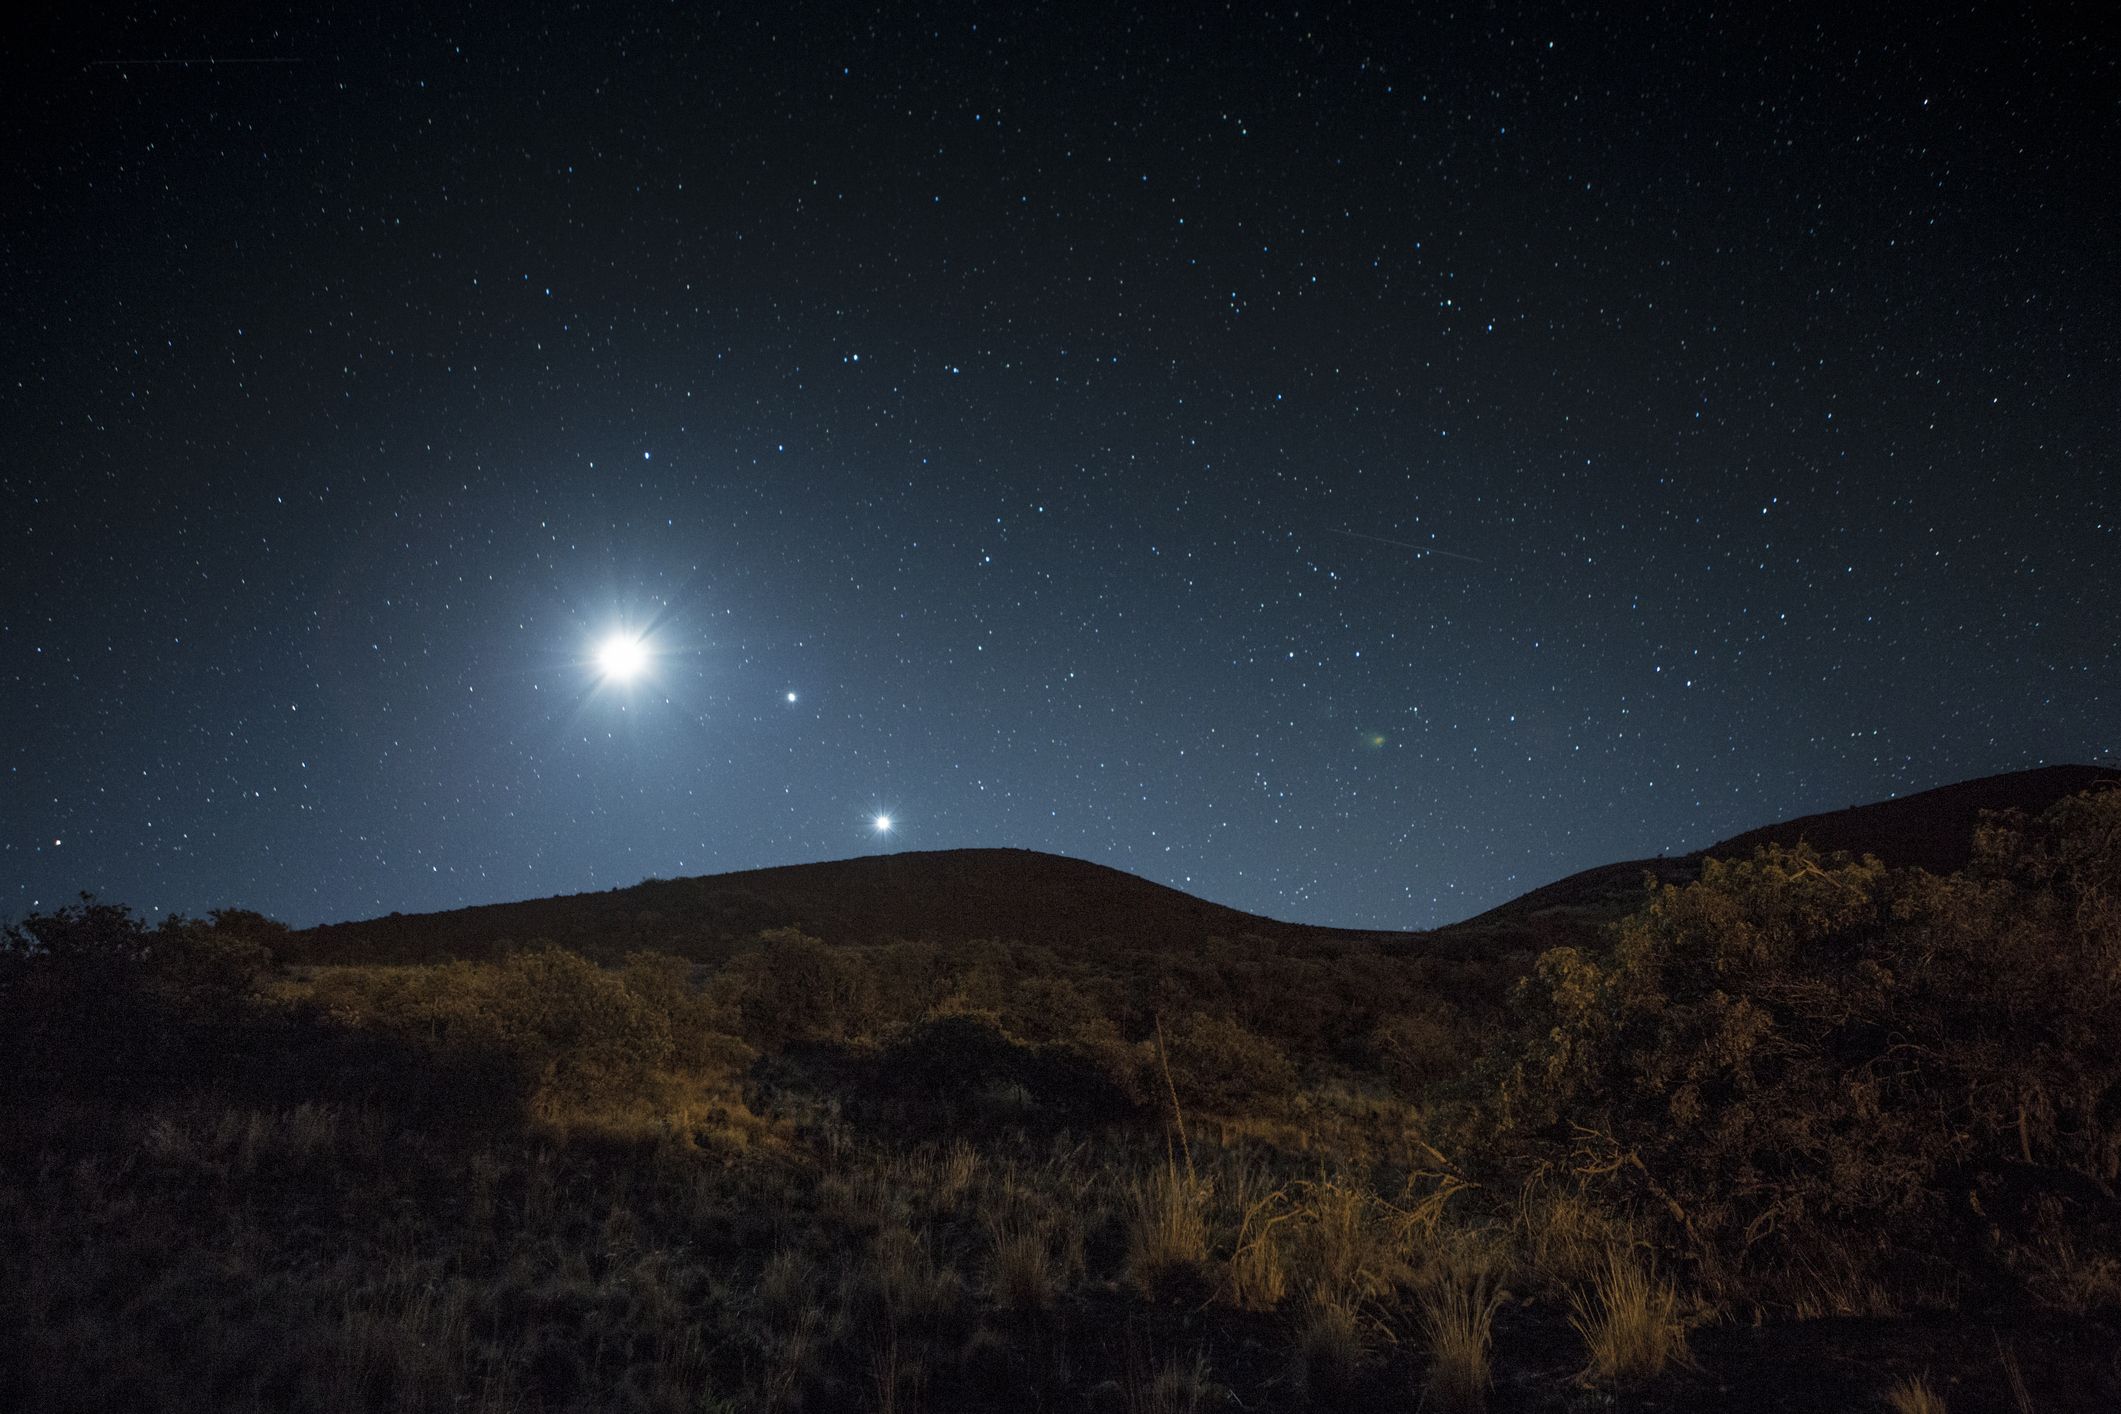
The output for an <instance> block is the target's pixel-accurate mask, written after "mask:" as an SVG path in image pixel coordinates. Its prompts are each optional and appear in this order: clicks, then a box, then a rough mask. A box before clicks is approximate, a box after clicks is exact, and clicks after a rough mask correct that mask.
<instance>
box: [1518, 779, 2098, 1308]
mask: <svg viewBox="0 0 2121 1414" xmlns="http://www.w3.org/2000/svg"><path fill="white" fill-rule="evenodd" d="M1976 843H1977V849H1976V856H1975V859H1974V861H1973V863H1972V865H1971V866H1970V867H1969V869H1968V870H1967V871H1966V872H1965V873H1964V874H1962V875H1954V876H1951V877H1945V878H1939V877H1936V876H1933V875H1929V874H1926V873H1922V872H1920V871H1912V870H1911V871H1904V872H1889V871H1887V870H1886V869H1885V868H1883V867H1882V866H1880V865H1879V864H1878V863H1877V862H1876V861H1875V860H1869V859H1866V860H1861V861H1853V860H1850V859H1848V858H1846V857H1845V856H1844V857H1835V858H1822V857H1820V856H1819V855H1817V854H1816V853H1814V852H1813V851H1811V850H1810V849H1808V848H1803V847H1800V848H1796V849H1777V848H1769V849H1763V850H1761V851H1760V852H1759V853H1758V854H1757V855H1756V856H1755V857H1754V858H1752V859H1750V860H1744V861H1737V862H1718V861H1711V862H1709V863H1708V864H1707V865H1706V866H1705V868H1704V870H1703V874H1702V878H1701V880H1700V882H1699V883H1697V884H1694V885H1691V886H1689V887H1685V888H1673V887H1665V888H1662V889H1660V890H1658V891H1657V892H1656V894H1655V895H1654V897H1653V898H1652V900H1651V902H1650V905H1649V907H1648V908H1647V909H1646V910H1645V911H1643V912H1642V913H1640V914H1638V915H1636V916H1635V917H1633V918H1631V919H1629V920H1627V921H1626V922H1625V923H1623V924H1621V925H1620V926H1619V927H1618V929H1617V930H1616V933H1615V936H1614V939H1613V941H1612V944H1611V946H1610V948H1608V949H1605V950H1600V951H1596V952H1593V951H1583V950H1577V949H1570V948H1558V949H1555V950H1553V951H1551V952H1549V953H1547V954H1545V955H1544V956H1543V957H1542V958H1541V959H1540V960H1539V963H1538V967H1537V971H1536V975H1535V976H1534V977H1532V978H1530V979H1528V980H1527V982H1526V983H1525V984H1523V986H1522V988H1521V998H1520V999H1521V1001H1522V1003H1523V1004H1524V1006H1525V1009H1526V1017H1527V1020H1528V1022H1529V1026H1528V1028H1527V1031H1526V1039H1525V1041H1524V1043H1523V1045H1522V1048H1521V1049H1520V1051H1519V1052H1518V1054H1517V1056H1516V1058H1515V1061H1514V1064H1513V1065H1512V1066H1511V1067H1510V1069H1509V1073H1508V1074H1507V1076H1506V1078H1505V1079H1504V1081H1503V1084H1502V1088H1501V1092H1500V1095H1499V1100H1500V1117H1501V1119H1502V1121H1503V1124H1504V1126H1505V1128H1506V1130H1507V1131H1508V1132H1510V1133H1512V1134H1514V1135H1516V1136H1518V1137H1520V1138H1522V1139H1525V1140H1527V1141H1529V1142H1530V1143H1531V1145H1532V1146H1533V1147H1534V1148H1535V1149H1539V1148H1541V1147H1542V1146H1544V1149H1545V1151H1546V1152H1548V1153H1549V1154H1550V1155H1551V1154H1552V1152H1553V1151H1554V1150H1555V1149H1557V1148H1558V1149H1561V1150H1563V1151H1565V1153H1566V1155H1567V1161H1568V1162H1570V1163H1571V1164H1572V1165H1573V1167H1574V1168H1575V1169H1576V1170H1577V1171H1578V1172H1579V1173H1581V1174H1584V1175H1586V1176H1588V1177H1590V1178H1592V1179H1594V1180H1595V1181H1596V1182H1598V1183H1599V1184H1600V1185H1601V1186H1602V1187H1603V1189H1604V1190H1605V1191H1606V1192H1607V1193H1608V1194H1609V1195H1612V1196H1614V1197H1616V1198H1618V1199H1620V1200H1622V1201H1623V1202H1625V1203H1626V1204H1627V1205H1629V1206H1631V1207H1634V1208H1637V1209H1639V1210H1640V1211H1642V1212H1643V1213H1644V1214H1646V1215H1647V1216H1649V1217H1651V1218H1653V1219H1655V1220H1656V1221H1658V1222H1659V1223H1660V1224H1662V1225H1663V1226H1664V1228H1665V1229H1666V1230H1667V1232H1668V1234H1669V1236H1670V1237H1671V1238H1672V1239H1673V1240H1674V1241H1676V1242H1678V1243H1680V1244H1681V1245H1682V1246H1683V1248H1684V1249H1685V1250H1687V1251H1688V1252H1689V1253H1690V1255H1691V1256H1692V1258H1693V1259H1694V1261H1695V1263H1696V1264H1697V1267H1698V1269H1699V1273H1700V1275H1701V1276H1702V1278H1703V1279H1704V1280H1707V1281H1709V1282H1710V1283H1711V1284H1712V1285H1715V1284H1733V1285H1736V1286H1741V1287H1742V1286H1746V1285H1749V1284H1755V1283H1765V1286H1762V1287H1758V1288H1757V1289H1762V1290H1778V1291H1784V1292H1791V1291H1794V1289H1795V1287H1796V1286H1797V1285H1799V1284H1800V1283H1801V1281H1809V1282H1811V1283H1813V1284H1814V1285H1815V1286H1816V1284H1817V1283H1818V1282H1819V1281H1821V1280H1822V1279H1824V1280H1826V1281H1828V1282H1830V1283H1838V1284H1840V1285H1842V1286H1843V1287H1844V1289H1845V1290H1846V1291H1848V1292H1851V1293H1854V1292H1859V1291H1864V1290H1870V1289H1874V1286H1873V1284H1874V1283H1877V1282H1886V1283H1887V1284H1889V1285H1890V1284H1895V1283H1898V1282H1901V1281H1903V1280H1917V1281H1919V1280H1920V1279H1921V1278H1920V1276H1919V1273H1920V1272H1921V1270H1922V1269H1923V1267H1924V1266H1925V1263H1927V1264H1928V1266H1929V1268H1930V1269H1931V1270H1932V1271H1933V1272H1941V1271H1945V1270H1949V1269H1952V1268H1963V1267H1964V1264H1965V1260H1966V1257H1967V1254H1968V1252H1969V1251H1972V1250H1975V1244H1974V1239H1977V1238H1979V1237H1980V1236H1982V1235H1984V1234H1987V1233H1991V1232H1994V1233H1998V1234H2001V1235H2002V1236H2003V1238H2004V1239H2005V1241H2004V1243H2003V1244H2002V1245H2001V1246H2000V1247H1999V1248H1995V1249H1992V1255H1995V1256H1998V1257H2000V1258H2002V1259H2004V1260H2009V1259H2010V1253H2011V1251H2012V1250H2014V1244H2015V1243H2017V1242H2018V1241H2020V1240H2029V1238H2030V1235H2031V1234H2032V1233H2033V1232H2034V1231H2035V1230H2037V1229H2043V1228H2053V1227H2056V1226H2058V1225H2059V1226H2060V1227H2064V1228H2071V1229H2081V1228H2082V1226H2083V1224H2084V1223H2086V1222H2087V1221H2089V1220H2090V1219H2092V1218H2094V1217H2095V1216H2096V1210H2097V1208H2098V1206H2099V1205H2098V1203H2097V1195H2099V1194H2101V1193H2105V1192H2110V1191H2111V1186H2112V1184H2113V1183H2114V1182H2115V1180H2116V1178H2117V1177H2121V1051H2117V1049H2116V1048H2115V1047H2114V1045H2113V1037H2114V1036H2116V1035H2121V792H2117V791H2108V792H2105V793H2103V794H2097V795H2087V796H2081V797H2078V798H2075V799H2073V800H2068V801H2064V802H2062V803H2061V804H2059V805H2057V806H2055V807H2054V808H2052V809H2050V810H2049V811H2048V812H2046V813H2045V814H2044V815H2042V816H2041V817H2040V818H2039V819H2038V820H2036V821H2033V822H2030V823H2028V822H2026V821H2025V820H2023V819H2022V818H2015V817H2012V818H1997V819H1994V820H1992V821H1991V822H1990V823H1989V824H1988V825H1986V826H1985V827H1984V828H1983V829H1982V831H1981V832H1980V834H1979V836H1978V838H1977V842H1976ZM2106 1238H2107V1239H2110V1238H2111V1234H2110V1233H2109V1234H2106ZM1815 1294H1816V1293H1815ZM1852 1299H1853V1298H1852ZM1829 1304H1834V1302H1833V1301H1832V1300H1830V1301H1829ZM1843 1304H1847V1303H1843Z"/></svg>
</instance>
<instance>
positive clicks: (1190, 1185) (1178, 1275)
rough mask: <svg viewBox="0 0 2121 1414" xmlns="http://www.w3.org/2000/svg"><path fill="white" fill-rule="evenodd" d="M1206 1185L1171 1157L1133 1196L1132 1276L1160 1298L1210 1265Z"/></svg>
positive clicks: (1130, 1203)
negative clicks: (1207, 1263)
mask: <svg viewBox="0 0 2121 1414" xmlns="http://www.w3.org/2000/svg"><path fill="white" fill-rule="evenodd" d="M1210 1192H1211V1186H1210V1184H1209V1183H1208V1182H1207V1180H1205V1179H1202V1178H1199V1177H1197V1176H1196V1175H1194V1174H1193V1173H1192V1172H1190V1171H1189V1170H1187V1169H1184V1168H1181V1167H1180V1166H1179V1164H1178V1161H1177V1160H1176V1159H1174V1158H1169V1157H1167V1158H1166V1159H1165V1160H1164V1162H1163V1164H1162V1165H1161V1166H1159V1167H1157V1168H1153V1169H1151V1170H1150V1171H1149V1172H1148V1173H1147V1174H1146V1175H1144V1176H1141V1177H1138V1178H1137V1179H1136V1180H1135V1181H1134V1183H1133V1185H1132V1186H1131V1188H1130V1190H1129V1192H1128V1221H1127V1276H1128V1278H1129V1279H1130V1280H1131V1281H1132V1282H1133V1283H1134V1285H1135V1286H1136V1287H1137V1288H1139V1289H1140V1290H1141V1291H1142V1292H1143V1293H1144V1294H1145V1295H1148V1296H1151V1297H1155V1296H1158V1295H1161V1294H1163V1293H1164V1292H1166V1291H1168V1290H1169V1289H1170V1288H1171V1286H1172V1285H1173V1284H1174V1283H1175V1282H1179V1281H1183V1280H1184V1279H1185V1278H1187V1277H1190V1276H1193V1275H1196V1274H1198V1273H1199V1271H1200V1270H1201V1268H1202V1266H1203V1265H1204V1264H1205V1263H1206V1262H1207V1260H1208V1219H1207V1203H1208V1197H1209V1194H1210Z"/></svg>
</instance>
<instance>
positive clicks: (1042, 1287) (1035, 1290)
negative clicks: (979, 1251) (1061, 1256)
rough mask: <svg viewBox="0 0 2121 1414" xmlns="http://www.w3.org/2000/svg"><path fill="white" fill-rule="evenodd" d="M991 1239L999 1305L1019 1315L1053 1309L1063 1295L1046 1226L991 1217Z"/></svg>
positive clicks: (996, 1296) (995, 1285) (988, 1235)
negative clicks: (1056, 1275) (1055, 1273)
mask: <svg viewBox="0 0 2121 1414" xmlns="http://www.w3.org/2000/svg"><path fill="white" fill-rule="evenodd" d="M987 1238H988V1241H989V1242H990V1243H991V1244H992V1245H993V1248H994V1279H993V1282H992V1284H991V1287H990V1290H991V1293H992V1295H993V1298H994V1303H995V1305H997V1306H999V1307H1000V1308H1001V1309H1003V1310H1005V1311H1011V1312H1014V1313H1016V1314H1018V1315H1028V1314H1031V1313H1034V1312H1039V1311H1050V1310H1052V1309H1053V1303H1054V1301H1055V1300H1056V1299H1057V1297H1058V1296H1059V1283H1058V1282H1057V1281H1056V1280H1055V1277H1054V1271H1053V1249H1052V1245H1051V1243H1050V1241H1049V1239H1048V1238H1047V1235H1046V1230H1045V1228H1044V1227H1042V1226H1040V1225H1038V1224H1036V1223H1032V1222H1028V1221H1026V1220H1024V1219H1022V1218H1012V1217H1003V1216H994V1217H990V1218H989V1219H988V1222H987Z"/></svg>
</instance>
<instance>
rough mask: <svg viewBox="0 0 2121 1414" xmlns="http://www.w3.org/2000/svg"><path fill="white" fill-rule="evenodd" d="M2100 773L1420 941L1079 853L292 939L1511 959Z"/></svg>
mask: <svg viewBox="0 0 2121 1414" xmlns="http://www.w3.org/2000/svg"><path fill="white" fill-rule="evenodd" d="M2112 774H2113V773H2112V772H2106V771H2102V770H2100V769H2099V768H2097V767H2093V766H2048V767H2042V768H2039V769H2037V770H2031V771H2017V772H2012V773H2009V774H2007V775H1998V776H1986V777H1982V778H1980V779H1978V780H1972V781H1964V782H1960V783H1958V784H1956V785H1949V786H1943V787H1940V788H1938V789H1936V790H1929V791H1923V792H1921V793H1919V794H1916V795H1909V796H1903V797H1900V798H1897V799H1894V800H1886V801H1879V802H1876V803H1873V804H1866V805H1859V806H1855V807H1852V808H1850V809H1846V810H1839V811H1833V812H1829V813H1826V814H1819V815H1807V816H1804V817H1802V818H1799V819H1794V820H1786V821H1782V822H1780V823H1777V824H1772V825H1766V826H1763V827H1761V828H1759V829H1755V830H1749V831H1747V832H1745V833H1744V834H1741V835H1735V836H1733V837H1732V838H1730V839H1728V840H1724V841H1722V842H1720V843H1718V844H1714V845H1711V846H1709V847H1708V848H1706V849H1703V850H1697V851H1695V852H1694V853H1692V854H1687V855H1682V856H1674V857H1669V858H1657V859H1637V860H1628V861H1624V862H1621V863H1615V864H1607V865H1601V866H1599V867H1597V868H1595V869H1588V870H1585V871H1583V872H1581V873H1578V874H1572V875H1570V876H1569V877H1567V878H1565V879H1561V880H1557V881H1556V882H1554V883H1551V884H1547V885H1544V886H1543V887H1541V888H1537V889H1533V890H1532V891H1531V892H1529V893H1526V894H1524V895H1521V896H1520V897H1518V898H1516V899H1513V900H1511V901H1510V902H1509V903H1506V904H1503V905H1501V906H1500V907H1498V908H1494V909H1491V910H1489V911H1488V912H1486V913H1483V914H1481V915H1479V916H1477V917H1475V918H1471V919H1468V920H1466V921H1465V922H1463V923H1457V924H1452V925H1450V926H1448V927H1446V928H1442V929H1438V930H1436V931H1435V932H1432V933H1392V932H1380V931H1377V930H1365V929H1347V928H1331V927H1318V926H1313V925H1308V924H1301V923H1285V922H1281V921H1279V920H1277V919H1272V918H1265V917H1262V916H1260V915H1258V914H1252V913H1245V912H1241V911H1240V910H1237V909H1234V908H1226V907H1224V906H1223V905H1221V904H1216V903H1211V902H1209V901H1207V900H1205V899H1201V898H1196V897H1194V896H1192V895H1191V894H1187V893H1184V892H1181V891H1180V890H1177V889H1173V888H1168V887H1166V886H1164V885H1162V884H1157V883H1153V882H1151V881H1150V880H1147V879H1143V878H1140V877H1138V876H1136V875H1133V874H1128V873H1125V872H1123V871H1121V870H1118V869H1112V868H1108V867H1106V866H1104V865H1101V864H1093V863H1090V862H1088V861H1086V860H1080V859H1070V858H1066V857H1063V856H1060V855H1052V854H1042V853H1039V852H1038V851H1035V850H1026V849H956V850H929V851H919V852H909V853H904V854H881V855H868V856H864V857H861V858H856V859H842V860H833V861H827V862H823V863H816V864H791V865H783V866H779V867H776V868H770V869H752V870H745V871H742V872H739V873H733V874H712V875H704V876H700V877H696V878H686V879H648V880H644V881H643V882H641V883H639V884H635V885H633V886H632V887H630V888H619V889H611V890H607V891H603V892H598V893H583V894H568V895H562V896H560V897H556V898H545V899H532V900H525V901H523V902H517V903H498V904H486V905H482V906H479V907H473V908H462V909H454V910H450V911H448V912H441V913H426V914H391V915H390V916H388V917H385V918H373V919H366V920H362V921H356V922H346V923H330V924H324V925H321V926H319V927H316V928H312V929H309V930H307V931H306V932H304V933H302V934H299V935H297V936H298V940H299V946H300V949H301V954H302V956H303V957H304V958H305V959H306V960H308V961H312V962H319V963H330V962H400V961H433V960H437V959H441V958H449V957H484V956H490V955H492V954H494V953H496V952H498V951H502V950H505V949H506V948H507V947H508V946H510V945H513V944H521V943H527V942H529V941H532V940H534V939H550V940H551V941H553V942H556V943H560V944H563V945H566V946H571V947H575V948H578V949H581V950H583V951H585V952H591V953H596V954H616V953H621V952H624V951H626V950H629V949H633V948H650V947H652V948H659V949H664V950H668V951H674V952H678V953H681V954H683V955H685V956H689V957H693V958H695V959H697V960H708V959H711V958H715V957H719V956H722V955H725V954H726V952H727V950H728V949H730V948H731V947H733V946H734V945H736V944H737V943H739V942H740V941H741V940H743V939H746V938H749V937H752V936H755V935H756V934H757V933H759V932H760V931H762V930H765V929H769V928H782V927H795V928H800V929H801V930H802V931H804V932H806V933H809V934H812V935H813V936H816V937H820V938H825V939H827V940H830V941H832V942H837V943H871V942H883V941H887V940H890V939H897V938H905V939H920V940H928V941H935V942H952V941H962V940H967V939H973V938H1007V939H1013V940H1016V941H1019V942H1025V943H1035V944H1045V945H1049V946H1052V945H1068V946H1093V947H1097V946H1102V947H1118V948H1130V949H1131V948H1156V947H1163V946H1179V945H1188V944H1195V943H1198V942H1200V941H1202V940H1203V939H1206V938H1210V937H1217V936H1220V937H1226V938H1236V937H1240V936H1244V935H1248V934H1249V935H1253V936H1257V937H1263V938H1272V939H1275V940H1277V941H1291V942H1294V941H1310V942H1316V943H1320V944H1332V943H1336V942H1338V943H1362V944H1365V945H1368V946H1372V947H1376V946H1380V945H1382V946H1385V947H1387V948H1390V947H1392V946H1394V945H1401V946H1408V947H1412V946H1416V945H1419V946H1421V947H1423V948H1424V949H1426V950H1432V951H1436V952H1440V953H1443V954H1446V955H1449V954H1454V953H1457V952H1461V951H1467V950H1485V949H1495V948H1502V949H1505V950H1507V949H1510V948H1512V947H1513V946H1519V945H1526V944H1530V943H1531V942H1532V941H1533V938H1534V936H1535V935H1541V936H1543V935H1546V934H1551V932H1552V930H1553V928H1554V926H1556V925H1561V926H1564V927H1568V926H1576V925H1587V924H1595V923H1596V922H1599V921H1602V920H1603V919H1605V918H1609V917H1612V916H1615V915H1617V914H1619V913H1622V912H1625V911H1626V910H1627V909H1629V908H1631V907H1633V906H1634V904H1635V903H1636V902H1637V901H1638V900H1639V899H1640V897H1641V893H1642V879H1643V876H1644V874H1645V873H1648V874H1654V875H1655V876H1657V877H1658V878H1659V879H1660V880H1661V881H1663V882H1667V883H1677V882H1684V881H1686V880H1689V879H1692V878H1694V877H1696V876H1698V874H1699V873H1700V869H1701V861H1702V860H1704V859H1707V858H1711V857H1718V856H1728V855H1733V854H1746V853H1750V852H1751V851H1752V849H1754V848H1755V847H1756V846H1758V845H1761V844H1766V843H1769V842H1776V843H1784V844H1790V843H1795V842H1797V841H1798V840H1807V841H1809V842H1811V843H1812V844H1813V845H1815V846H1817V847H1818V848H1820V849H1822V850H1829V851H1831V850H1850V851H1853V852H1868V853H1871V854H1875V855H1877V856H1879V857H1880V858H1882V859H1884V860H1885V861H1886V862H1887V863H1889V864H1896V865H1911V866H1920V867H1922V868H1926V869H1930V870H1933V871H1943V870H1949V869H1953V868H1957V867H1958V866H1960V865H1962V864H1964V863H1965V862H1966V859H1967V856H1968V852H1969V849H1970V847H1971V841H1972V833H1973V826H1974V822H1975V820H1976V818H1977V817H1978V815H1979V813H1980V812H1981V811H1984V810H2000V809H2010V808H2016V809H2023V810H2028V811H2037V810H2039V809H2041V808H2042V807H2044V806H2046V805H2048V804H2051V803H2052V802H2053V801H2055V800H2058V799H2060V798H2061V797H2062V796H2064V795H2068V794H2071V793H2074V792H2076V791H2080V790H2084V789H2087V788H2089V787H2090V786H2091V785H2093V784H2094V783H2095V782H2097V781H2099V780H2101V779H2104V778H2109V777H2111V776H2112Z"/></svg>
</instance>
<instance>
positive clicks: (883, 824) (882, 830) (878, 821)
mask: <svg viewBox="0 0 2121 1414" xmlns="http://www.w3.org/2000/svg"><path fill="white" fill-rule="evenodd" d="M869 823H870V824H872V825H874V826H875V827H876V832H877V833H878V834H880V835H888V834H890V833H891V817H890V816H889V815H879V816H877V817H876V818H875V819H874V820H872V821H870V822H869Z"/></svg>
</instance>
